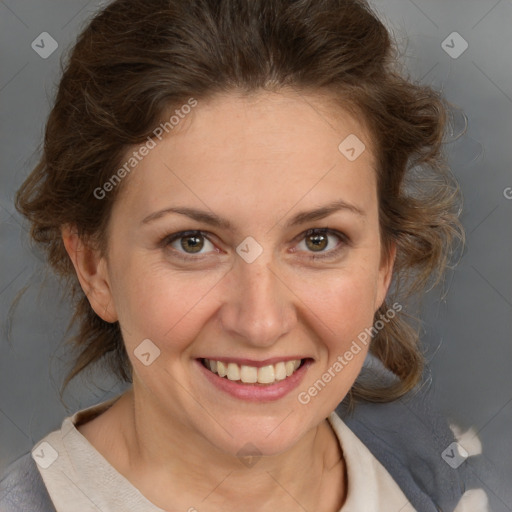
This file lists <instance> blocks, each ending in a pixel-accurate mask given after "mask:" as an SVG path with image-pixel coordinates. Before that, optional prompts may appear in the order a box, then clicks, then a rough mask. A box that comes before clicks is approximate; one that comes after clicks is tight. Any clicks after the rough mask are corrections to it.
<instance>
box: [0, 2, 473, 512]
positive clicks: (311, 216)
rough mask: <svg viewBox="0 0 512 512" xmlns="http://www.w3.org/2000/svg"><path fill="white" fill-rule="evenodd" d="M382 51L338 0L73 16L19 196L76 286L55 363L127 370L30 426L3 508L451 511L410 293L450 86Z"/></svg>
mask: <svg viewBox="0 0 512 512" xmlns="http://www.w3.org/2000/svg"><path fill="white" fill-rule="evenodd" d="M395 57H396V56H395V53H394V48H393V45H392V42H391V40H390V37H389V34H388V32H387V31H386V29H385V27H384V26H383V25H382V23H381V22H380V21H379V20H378V19H377V18H376V16H375V15H374V14H373V13H372V11H371V10H370V8H369V7H368V6H367V5H366V4H365V3H364V2H362V1H356V0H344V1H339V0H336V1H335V0H311V1H307V0H303V1H292V0H266V1H265V0H222V1H218V0H186V1H185V0H181V1H180V0H173V1H168V0H166V1H163V0H162V1H160V0H158V1H154V2H150V3H146V2H143V1H142V0H117V1H115V2H113V3H112V4H111V5H109V6H108V7H106V8H105V9H104V10H103V11H102V12H101V13H100V14H98V15H97V16H96V17H95V18H94V19H93V20H92V22H91V23H90V24H89V26H88V27H86V29H85V30H84V31H83V33H82V34H81V35H80V37H79V39H78V42H77V44H76V46H75V48H74V49H73V52H72V54H71V56H70V59H69V63H68V65H67V67H66V69H65V71H64V75H63V77H62V80H61V83H60V87H59V91H58V95H57V98H56V102H55V105H54V107H53V110H52V112H51V114H50V117H49V120H48V124H47V128H46V136H45V147H44V153H43V155H42V159H41V161H40V163H39V165H38V166H37V167H36V169H35V170H34V171H33V173H32V174H31V176H29V178H28V179H27V180H26V182H25V183H24V184H23V186H22V188H21V190H20V191H19V194H18V198H17V206H18V209H19V210H20V211H21V212H22V213H23V214H24V215H25V216H26V217H27V218H28V219H29V220H30V222H31V223H32V235H33V237H34V239H35V240H36V241H37V242H38V243H40V244H42V245H43V246H44V247H45V249H46V251H47V254H48V261H49V263H50V264H51V265H52V266H53V268H54V269H55V270H56V271H57V272H58V273H59V274H60V275H62V276H63V277H65V278H66V279H67V280H68V282H69V284H70V289H71V290H72V291H73V292H74V297H75V298H76V317H75V318H76V321H77V322H78V325H79V333H78V335H77V338H76V340H75V341H76V344H77V347H78V348H79V349H80V353H79V356H78V358H77V361H76V364H75V366H74V368H73V370H72V371H71V373H70V375H69V377H68V379H67V382H69V380H70V379H72V378H73V377H74V376H75V375H77V374H78V373H79V372H81V371H82V370H83V369H85V368H87V367H89V366H90V365H92V364H94V363H97V362H107V363H109V364H110V366H111V368H112V370H113V371H114V372H115V373H116V375H118V376H119V377H120V378H121V379H123V380H125V381H127V382H132V386H131V387H130V388H129V389H128V391H127V392H125V393H123V394H122V395H121V396H120V397H116V398H115V399H113V400H110V401H108V402H105V403H101V404H98V405H96V406H94V407H92V408H89V409H87V410H83V411H78V412H77V413H76V414H74V415H73V416H72V417H70V418H66V419H65V420H64V422H63V425H62V429H60V430H58V431H55V432H52V433H50V434H49V435H48V436H46V437H45V438H44V439H43V440H41V442H39V443H37V445H36V446H35V447H34V450H33V451H32V457H31V458H29V457H25V458H24V459H23V461H21V462H19V463H18V465H15V466H14V469H13V470H12V471H11V473H10V476H9V477H8V478H7V479H6V480H5V481H4V484H3V485H4V490H5V492H4V496H5V497H4V503H5V504H6V505H5V506H9V507H10V508H9V509H8V510H22V509H24V510H25V509H27V508H30V507H32V508H30V509H31V510H57V511H58V512H61V511H62V512H64V511H66V512H67V511H71V510H77V511H78V510H80V511H85V510H102V511H107V510H112V511H114V510H123V511H143V510H144V511H161V510H169V511H170V510H173V511H174V510H189V511H193V510H198V511H218V510H223V511H225V510H244V511H261V510H280V511H295V510H308V511H317V512H333V511H339V510H342V511H344V512H346V511H359V510H361V511H363V510H364V511H365V512H368V511H372V510H379V511H384V510H385V511H388V510H389V511H398V510H402V511H405V510H408V511H409V510H419V511H423V510H425V511H427V510H428V511H430V510H441V509H442V510H453V508H454V507H455V504H456V503H457V501H458V500H459V498H460V496H461V495H462V493H463V491H464V489H463V482H462V473H461V471H456V470H454V469H452V468H451V467H449V466H448V465H447V464H446V463H445V462H444V461H443V460H442V458H441V452H442V451H443V450H444V449H445V448H446V447H447V446H448V445H449V444H450V442H452V441H453V438H452V436H451V435H450V432H449V430H448V428H447V426H446V425H445V424H444V423H442V422H440V421H439V419H438V418H435V417H432V416H429V415H427V414H426V413H425V411H426V410H427V409H426V408H427V405H426V404H427V403H428V402H427V397H424V396H423V395H422V393H424V392H425V390H424V387H423V386H422V383H424V379H422V376H423V361H422V354H421V350H420V347H419V345H418V336H417V332H416V331H415V329H414V328H412V327H411V326H409V325H408V324H407V323H406V321H405V319H404V317H405V315H404V312H405V311H403V310H405V306H404V305H403V301H404V300H405V298H406V297H407V295H408V293H410V292H412V291H421V290H423V289H424V287H425V286H426V285H428V284H432V283H435V282H436V281H437V280H438V278H439V277H440V276H441V274H442V270H443V268H444V266H445V264H446V261H447V257H448V255H449V253H450V248H451V245H452V242H453V240H454V239H455V238H456V237H457V235H458V234H459V232H460V231H459V229H460V228H459V224H458V221H457V216H456V212H457V208H458V205H457V188H456V186H455V185H454V183H453V181H452V179H451V177H450V175H449V173H448V171H447V170H446V168H445V166H444V165H443V162H442V155H441V152H440V148H441V142H442V139H443V133H444V125H445V122H446V110H445V104H444V101H443V100H442V99H441V98H440V97H439V95H438V94H437V93H435V92H434V91H433V90H431V89H429V88H427V87H422V86H419V85H417V84H413V83H411V82H409V81H407V80H406V79H405V78H403V77H402V76H401V75H400V73H399V72H398V69H397V66H396V58H395ZM390 288H392V293H391V292H390ZM364 363H365V368H366V369H365V371H363V372H361V371H362V369H363V364H364ZM356 379H357V382H356ZM67 382H66V383H67ZM400 397H404V398H403V399H402V400H401V401H400V403H401V404H406V407H405V410H406V413H407V416H406V417H405V418H404V417H403V410H402V411H401V412H400V413H399V414H397V409H396V408H394V404H396V403H397V402H393V400H395V401H396V400H397V399H398V398H400ZM378 402H381V404H378V405H377V403H378ZM386 402H390V404H386ZM372 403H373V404H374V406H372V405H371V404H372ZM352 409H353V411H352V412H351V410H352ZM372 418H373V421H375V419H376V424H374V426H373V427H372V428H370V425H371V424H372ZM349 425H352V428H349ZM404 425H406V426H407V428H406V429H404V428H403V426H404ZM397 429H398V430H397ZM400 429H401V430H400ZM397 432H399V436H398V438H399V444H398V447H397V446H396V437H397V436H396V433H397ZM410 433H413V434H414V435H422V436H426V437H425V438H424V439H422V443H421V446H416V445H418V442H417V439H414V438H411V437H410V436H408V434H409V435H410ZM413 446H414V449H412V447H413ZM390 450H391V451H390ZM411 453H412V454H413V455H414V456H411ZM418 461H420V463H419V464H418ZM23 475H24V476H23ZM27 482H29V483H27ZM9 504H10V505H9Z"/></svg>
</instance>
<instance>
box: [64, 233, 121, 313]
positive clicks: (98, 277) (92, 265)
mask: <svg viewBox="0 0 512 512" xmlns="http://www.w3.org/2000/svg"><path fill="white" fill-rule="evenodd" d="M61 235H62V240H63V242H64V247H65V248H66V251H67V253H68V255H69V257H70V259H71V261H72V263H73V265H74V267H75V272H76V275H77V277H78V280H79V281H80V285H81V287H82V290H83V291H84V293H85V295H86V296H87V298H88V299H89V303H90V304H91V307H92V309H94V311H95V312H96V314H97V315H98V316H99V317H100V318H102V319H103V320H105V322H111V323H112V322H116V321H117V319H118V317H117V312H116V310H115V307H114V301H113V297H112V293H111V287H110V282H109V275H108V268H107V262H106V260H105V258H104V257H103V256H101V255H100V251H99V249H96V248H93V247H91V245H90V244H87V243H84V241H83V240H81V239H80V237H79V236H78V233H77V230H76V229H75V228H74V227H72V226H69V225H66V226H63V227H62V229H61Z"/></svg>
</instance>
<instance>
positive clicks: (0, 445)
mask: <svg viewBox="0 0 512 512" xmlns="http://www.w3.org/2000/svg"><path fill="white" fill-rule="evenodd" d="M372 3H373V5H374V6H375V8H376V9H377V11H378V12H379V13H380V14H381V16H382V18H383V19H384V21H385V23H386V24H387V25H388V26H389V27H390V28H391V29H392V30H393V33H394V35H395V37H396V38H397V39H398V40H399V42H400V47H401V48H402V53H403V60H404V63H405V65H406V69H407V70H408V72H409V73H410V75H411V77H412V78H413V79H417V80H420V81H421V82H423V83H425V84H429V85H432V86H434V87H435V88H436V89H440V90H442V91H443V93H444V95H445V96H446V98H447V99H448V100H449V101H450V102H452V103H453V104H455V105H456V106H457V107H458V110H454V113H453V133H452V135H451V136H450V137H449V139H448V140H447V143H446V148H447V151H448V155H449V163H450V166H451V167H452V169H453V171H454V173H455V175H456V176H457V179H458V180H459V182H460V185H461V187H462V190H463V194H464V197H465V205H464V213H463V216H462V221H463V224H464V226H465V228H466V230H467V247H466V249H465V251H464V254H463V256H462V259H461V261H460V263H459V265H458V267H457V268H456V270H455V271H453V272H451V273H450V274H449V275H448V277H447V279H446V283H445V287H444V289H445V291H446V295H445V296H444V297H441V293H440V292H439V291H436V292H433V293H430V294H429V295H427V297H426V298H425V306H424V315H423V320H424V324H423V325H424V336H423V339H424V343H425V346H426V350H427V354H428V358H429V360H430V365H431V368H432V376H433V385H434V391H435V397H436V401H437V405H438V407H439V409H440V410H441V411H442V412H443V413H444V414H445V415H446V416H447V417H448V418H449V420H450V421H451V422H453V423H455V424H457V425H458V426H459V427H460V428H461V430H462V431H467V430H468V429H470V428H472V429H473V430H472V431H469V433H468V434H467V435H466V443H467V447H472V448H471V450H469V449H468V451H470V452H471V454H472V455H473V456H474V457H477V456H478V459H479V460H481V461H482V460H483V461H484V462H485V464H484V466H485V467H486V468H492V470H493V471H488V470H487V469H481V468H482V467H484V466H478V465H475V466H474V467H471V466H470V469H471V471H473V473H474V476H475V477H476V479H477V480H478V481H479V482H480V484H479V486H480V487H481V488H482V489H484V490H485V492H486V493H487V495H488V498H489V502H490V505H491V509H492V510H495V511H499V512H501V511H509V510H512V490H511V488H510V487H511V486H510V485H508V483H509V482H511V481H512V435H511V434H512V429H511V426H512V371H511V368H510V366H511V363H512V344H511V342H510V341H511V336H510V332H511V329H512V315H511V309H512V272H511V261H512V257H511V256H512V236H511V234H512V233H511V227H510V226H511V222H510V221H511V218H512V188H509V187H512V173H511V169H510V165H511V160H512V159H511V145H512V33H511V27H512V1H511V0H500V1H497V0H478V1H477V0H472V1H468V0H445V1H443V0H428V1H420V0H415V1H412V0H374V1H373V2H372ZM100 4H101V2H95V1H89V2H87V1H75V0H73V1H59V0H38V1H37V2H36V1H34V0H16V1H14V0H0V38H1V43H2V52H1V62H0V70H1V72H0V123H1V130H2V137H1V150H0V162H1V168H0V169H1V172H0V180H1V186H0V241H1V244H2V251H1V255H0V269H1V270H0V318H1V326H2V330H1V348H0V433H1V439H0V441H1V442H0V471H1V470H2V469H4V468H5V467H6V466H7V464H8V463H9V462H11V461H13V460H14V459H15V458H17V457H18V456H19V455H21V454H22V453H25V452H27V451H29V450H30V449H31V448H32V446H33V445H34V444H35V443H36V442H37V441H38V440H39V439H41V438H42V437H43V436H44V435H46V434H47V433H48V432H49V431H51V430H54V429H56V428H58V427H59V426H60V423H61V421H62V419H63V417H64V416H67V415H69V414H71V413H72V412H74V411H75V410H77V409H78V408H82V407H86V406H88V405H91V404H94V403H97V402H99V401H101V400H105V399H107V398H110V397H111V396H113V395H115V394H117V393H119V392H120V391H121V390H122V387H120V386H119V385H117V384H116V383H115V382H114V381H112V380H111V379H110V378H109V377H108V376H99V377H98V378H97V379H96V384H97V385H96V386H95V385H93V384H89V383H88V381H87V380H86V379H84V380H82V379H76V382H74V383H73V384H72V385H71V386H70V387H69V389H68V391H67V392H66V393H65V395H64V400H65V405H64V404H63V403H61V401H60V398H59V392H58V390H59V388H60V385H61V382H62V376H63V373H64V372H65V370H66V369H67V364H68V362H69V356H68V355H67V353H66V350H65V349H64V347H63V346H62V341H63V339H64V337H65V331H66V327H67V321H68V319H69V317H70V307H69V305H68V304H67V303H66V302H65V301H63V300H61V299H60V298H59V297H60V295H59V292H58V283H57V282H56V280H55V278H54V277H52V275H51V274H50V275H46V273H45V267H44V259H43V257H42V255H41V254H38V253H37V251H35V250H34V249H32V248H31V246H30V244H29V243H28V236H27V232H26V229H27V228H26V226H25V225H24V224H23V222H22V220H21V219H20V217H19V216H18V215H17V214H16V213H15V212H14V208H13V204H12V200H13V196H14V191H15V190H16V189H17V188H18V187H19V185H20V184H21V183H22V181H23V179H24V178H25V176H26V175H27V174H28V172H29V171H30V169H31V168H32V167H33V165H34V164H35V162H36V161H37V148H38V145H39V144H40V142H41V140H42V133H43V128H44V123H45V118H46V116H47V114H48V111H49V108H50V104H51V99H52V97H53V94H54V91H55V85H56V84H57V83H58V78H59V69H60V63H59V60H60V58H61V56H62V55H63V54H65V51H66V49H67V48H69V45H70V44H71V43H72V41H73V40H74V38H75V37H76V35H77V34H78V31H79V30H80V28H81V27H82V26H83V25H84V23H85V22H86V20H87V19H88V17H89V16H90V15H91V13H93V12H94V11H95V10H96V9H97V8H98V7H99V6H100ZM42 32H48V33H49V34H51V36H52V37H53V38H54V39H55V40H56V41H57V42H58V45H59V46H58V49H57V50H56V51H55V52H54V53H53V54H52V55H50V56H49V57H48V58H47V59H43V58H41V57H40V56H39V55H38V54H37V53H36V51H34V49H32V47H31V43H32V42H33V41H34V40H36V38H38V36H39V34H41V33H42ZM452 32H458V33H459V34H460V35H461V36H462V37H463V38H464V40H466V41H467V43H468V45H469V46H468V49H467V50H466V51H465V52H464V53H463V54H462V55H460V56H459V57H458V58H452V57H451V56H449V55H448V54H447V53H446V51H445V50H444V49H443V47H442V42H443V41H444V40H445V39H446V38H447V37H448V36H449V35H450V34H451V33H452ZM37 40H40V39H37ZM448 44H449V45H451V46H454V49H453V50H454V51H456V50H458V49H459V48H461V46H460V44H461V43H460V41H459V40H457V39H454V41H453V43H452V42H451V41H450V39H448ZM462 112H464V114H465V116H466V117H467V120H468V126H467V130H466V131H465V133H461V131H462V129H463V128H464V115H463V114H462ZM43 284H44V286H41V285H43ZM26 286H27V287H28V288H27V290H26V292H25V293H24V294H23V295H22V296H21V298H20V300H19V304H18V307H17V308H15V309H11V306H12V303H13V301H14V299H15V298H16V297H17V296H18V294H19V293H20V291H21V290H22V289H23V288H24V287H26ZM468 439H469V441H468ZM418 442H421V440H419V441H418ZM461 444H462V443H461ZM479 444H481V446H482V450H483V454H482V455H478V451H479V449H478V445H479ZM465 446H466V445H465ZM472 450H473V451H472ZM475 460H476V459H475ZM470 462H471V459H468V461H466V462H465V464H469V463H470ZM479 468H480V469H479Z"/></svg>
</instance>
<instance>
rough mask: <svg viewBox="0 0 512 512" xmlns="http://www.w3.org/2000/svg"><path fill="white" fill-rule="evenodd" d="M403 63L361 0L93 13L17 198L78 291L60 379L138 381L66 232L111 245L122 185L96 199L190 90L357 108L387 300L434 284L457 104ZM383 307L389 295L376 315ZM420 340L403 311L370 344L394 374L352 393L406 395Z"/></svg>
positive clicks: (235, 1) (129, 7)
mask: <svg viewBox="0 0 512 512" xmlns="http://www.w3.org/2000/svg"><path fill="white" fill-rule="evenodd" d="M398 56H399V54H398V51H397V49H396V47H395V45H394V43H393V41H392V40H391V38H390V36H389V33H388V31H387V30H386V28H385V26H384V25H383V24H382V23H381V21H379V19H378V17H377V16H376V15H375V14H374V13H373V12H372V10H371V9H370V7H369V6H368V5H367V4H366V2H365V1H362V0H154V1H152V2H147V1H146V0H117V1H114V2H113V3H111V4H110V5H108V6H107V7H106V8H105V9H104V10H103V11H101V12H99V13H98V14H97V15H96V16H95V17H94V19H93V20H92V21H91V22H90V23H89V25H88V26H87V27H86V28H85V30H84V31H83V32H82V33H81V35H80V36H79V38H78V41H77V43H76V45H75V46H74V48H73V49H72V51H71V54H70V56H69V59H68V62H67V64H66V67H65V69H64V71H63V76H62V79H61V81H60V85H59V88H58V93H57V97H56V101H55V105H54V107H53V109H52V111H51V113H50V116H49V119H48V123H47V126H46V132H45V139H44V150H43V154H42V157H41V160H40V162H39V163H38V165H37V166H36V168H35V169H34V170H33V172H32V173H31V175H30V176H29V177H28V178H27V179H26V181H25V182H24V184H23V185H22V187H21V188H20V190H19V191H18V195H17V200H16V205H17V208H18V210H19V211H20V212H21V213H22V214H23V215H25V216H26V217H27V218H28V219H29V221H30V222H31V226H32V229H31V234H32V237H33V239H34V240H35V241H36V242H37V243H39V244H41V245H42V246H43V247H44V249H45V250H46V253H47V255H48V261H49V263H50V264H51V266H52V267H53V269H54V270H55V271H56V273H57V274H58V275H60V276H62V277H63V278H65V279H66V281H67V284H68V289H69V290H71V291H72V294H73V297H75V300H76V309H75V315H74V317H73V320H75V321H77V322H78V324H79V331H78V335H77V336H76V337H75V338H74V344H75V346H76V347H77V348H78V349H79V354H78V356H77V358H76V361H75V364H74V366H73V368H72V370H71V371H70V373H69V374H68V376H67V379H66V381H65V384H64V387H65V386H66V385H67V384H68V383H69V381H70V380H71V379H72V378H73V377H74V376H76V375H77V374H78V373H79V372H81V371H82V370H83V369H85V368H86V367H89V365H91V364H92V363H95V362H99V361H104V362H107V363H108V364H109V365H110V368H111V369H112V370H113V371H114V372H115V373H116V375H118V376H119V377H120V378H121V379H122V380H124V381H126V382H130V380H131V365H130V362H129V359H128V356H127V354H126V351H125V348H124V344H123V340H122V337H121V331H120V328H119V325H118V323H113V324H110V323H107V322H105V321H103V320H102V319H101V318H100V317H98V316H97V315H96V314H95V312H94V311H93V310H92V308H91V306H90V305H89V302H88V300H87V297H86V296H85V294H84V293H83V291H82V290H81V288H80V285H79V283H78V280H77V278H76V274H75V272H74V269H73V266H72V263H71V261H70V259H69V257H68V255H67V253H66V250H65V248H64V245H63V241H62V238H61V234H60V229H61V227H62V226H63V225H66V224H69V225H72V226H75V227H76V229H77V230H78V233H79V235H80V236H81V237H82V238H83V239H84V240H89V241H96V242H99V243H100V244H102V245H101V247H104V246H105V245H104V244H105V240H104V238H105V237H104V233H105V228H106V226H107V223H108V220H109V214H110V211H111V208H112V204H113V201H115V198H116V196H117V194H118V193H119V189H120V187H115V189H114V190H112V191H111V192H109V193H108V194H106V195H105V198H104V199H102V200H99V199H98V198H96V196H95V194H94V190H95V189H97V188H98V187H102V186H103V185H104V184H105V183H106V182H107V181H108V180H109V179H110V178H111V177H112V176H113V174H114V172H115V171H116V169H118V166H119V165H120V162H121V159H122V157H123V155H124V154H125V153H126V151H127V150H128V149H129V148H130V147H131V146H133V145H134V144H140V143H141V142H142V141H145V139H146V138H147V137H152V136H153V135H152V132H153V130H154V129H155V127H156V126H158V124H159V123H160V122H161V121H162V118H163V115H164V113H165V112H168V111H169V109H170V108H174V107H176V106H179V105H182V104H184V103H186V102H187V100H189V99H190V98H191V97H193V98H196V99H198V100H201V99H206V98H207V97H211V96H213V95H215V94H216V93H226V92H227V93H230V92H234V91H243V92H256V91H258V90H270V89H275V90H277V89H279V88H282V87H292V88H294V89H296V90H298V91H308V90H309V91H317V92H321V91H322V92H326V93H328V94H329V95H330V96H331V97H332V98H334V99H335V100H336V101H339V104H340V105H341V106H342V107H344V108H349V109H352V111H353V112H355V113H359V116H360V117H361V116H362V119H363V120H364V123H365V124H366V125H367V126H368V127H369V129H370V133H371V135H372V138H373V141H374V147H375V148H376V151H375V153H376V155H375V156H376V161H377V175H378V195H379V203H380V211H379V217H380V224H381V232H382V239H383V243H384V247H385V248H387V249H389V247H390V244H391V243H392V242H394V243H396V247H397V259H396V263H395V269H394V281H393V295H394V297H395V298H400V300H402V299H403V298H405V297H407V296H409V295H410V294H411V293H412V292H418V291H421V290H423V289H424V288H425V286H427V285H429V284H435V283H437V282H438V281H439V278H440V277H441V275H442V273H443V270H444V268H445V266H446V263H447V260H448V257H449V256H450V253H451V247H452V246H453V242H454V240H455V239H456V238H457V237H458V236H460V237H462V230H461V227H460V224H459V222H458V219H457V217H458V213H459V211H458V200H459V199H458V197H459V196H458V187H457V185H456V183H455V182H454V180H453V178H452V177H451V174H450V172H449V170H448V168H447V166H446V165H445V164H444V160H443V156H442V142H443V136H444V130H445V125H446V122H447V103H446V102H445V100H444V99H443V98H442V97H441V96H440V95H439V94H438V93H437V92H435V91H434V90H433V89H431V88H430V87H427V86H422V85H420V84H416V83H413V81H411V80H410V79H408V78H406V77H405V75H404V73H403V72H402V71H401V70H400V69H399V59H398ZM340 142H341V141H340ZM388 310H389V305H388V303H384V304H383V305H382V307H381V308H380V309H379V311H377V313H376V317H375V318H376V319H377V318H379V317H380V315H386V312H387V311H388ZM418 338H419V333H418V329H417V327H412V325H411V324H410V323H408V322H407V319H406V318H404V315H403V314H399V315H396V316H394V318H388V321H387V322H386V324H385V325H384V327H383V328H382V329H381V330H380V331H379V332H378V333H376V334H375V336H374V338H373V340H372V342H371V345H370V351H371V353H373V354H374V355H375V356H377V357H378V358H379V359H380V360H381V361H382V362H383V364H384V365H385V366H386V367H387V368H388V369H389V370H391V371H392V372H394V373H395V374H396V375H397V377H398V378H399V379H398V380H397V382H396V383H394V384H393V385H391V386H387V387H386V388H382V389H381V388H378V389H376V388H374V387H371V386H370V387H369V386H363V385H360V384H358V383H356V384H355V385H354V386H353V388H352V390H351V392H350V397H351V398H357V397H361V398H365V399H367V400H373V401H387V400H392V399H395V398H397V397H399V396H401V395H403V394H404V393H406V392H407V391H409V390H411V389H412V388H413V387H414V386H415V385H416V384H417V383H418V381H419V380H420V378H421V376H422V372H423V365H424V363H423V354H422V351H421V349H420V347H419V340H418Z"/></svg>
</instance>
